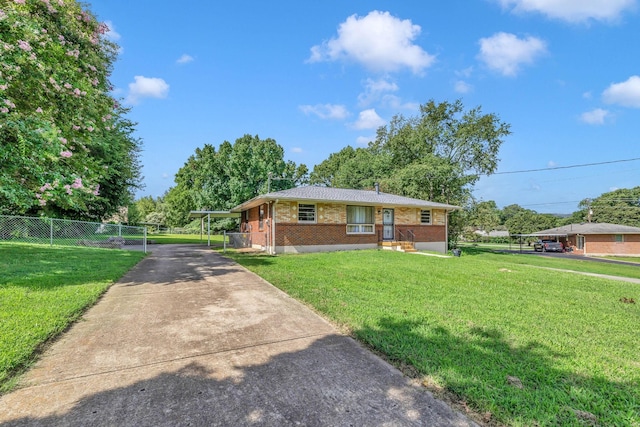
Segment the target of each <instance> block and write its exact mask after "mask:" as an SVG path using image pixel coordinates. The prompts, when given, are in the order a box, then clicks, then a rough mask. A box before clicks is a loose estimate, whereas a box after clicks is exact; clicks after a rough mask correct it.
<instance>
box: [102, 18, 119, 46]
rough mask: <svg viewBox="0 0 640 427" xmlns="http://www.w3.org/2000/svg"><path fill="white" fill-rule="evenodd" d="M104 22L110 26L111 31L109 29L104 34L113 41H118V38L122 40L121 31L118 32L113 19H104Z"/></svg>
mask: <svg viewBox="0 0 640 427" xmlns="http://www.w3.org/2000/svg"><path fill="white" fill-rule="evenodd" d="M104 24H105V25H106V26H107V27H108V28H109V31H107V32H106V33H105V34H104V35H105V36H106V37H107V38H108V39H109V40H111V41H114V42H117V41H118V40H120V39H121V38H122V36H121V35H120V33H118V32H117V31H116V27H115V25H113V22H111V21H104Z"/></svg>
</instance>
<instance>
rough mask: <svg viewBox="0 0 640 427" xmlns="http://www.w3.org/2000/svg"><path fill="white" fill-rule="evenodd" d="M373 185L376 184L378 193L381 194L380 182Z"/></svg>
mask: <svg viewBox="0 0 640 427" xmlns="http://www.w3.org/2000/svg"><path fill="white" fill-rule="evenodd" d="M373 185H375V187H376V194H380V184H379V183H377V182H376V183H375V184H373Z"/></svg>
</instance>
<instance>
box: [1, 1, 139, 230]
mask: <svg viewBox="0 0 640 427" xmlns="http://www.w3.org/2000/svg"><path fill="white" fill-rule="evenodd" d="M107 30H108V28H107V27H106V26H105V25H104V24H101V23H99V22H98V21H97V20H96V19H95V17H94V16H93V15H92V14H91V12H90V11H88V10H87V9H85V8H84V7H83V6H81V5H80V4H79V3H78V2H77V1H75V0H46V1H45V0H11V1H10V0H0V36H1V37H0V213H12V214H38V213H42V214H47V215H52V216H63V217H70V218H77V219H80V218H91V219H101V218H104V217H107V216H109V215H110V214H112V213H114V212H116V211H117V209H118V208H119V207H120V206H124V205H127V204H128V202H129V201H130V199H131V193H132V190H133V189H134V188H136V187H137V186H139V184H140V174H139V163H138V155H139V148H140V141H139V140H137V139H136V138H134V137H133V133H134V130H135V129H134V126H135V125H134V123H132V122H130V121H129V120H127V118H126V117H125V115H126V113H127V110H126V109H123V108H122V107H120V106H119V105H118V103H117V102H116V100H114V99H113V97H112V96H111V95H110V94H109V92H110V90H111V84H110V82H109V80H108V79H109V74H110V72H111V68H112V65H113V62H114V60H115V58H116V52H117V46H116V45H115V44H114V43H112V42H110V41H109V40H108V39H107V38H106V37H105V36H104V34H105V33H106V31H107Z"/></svg>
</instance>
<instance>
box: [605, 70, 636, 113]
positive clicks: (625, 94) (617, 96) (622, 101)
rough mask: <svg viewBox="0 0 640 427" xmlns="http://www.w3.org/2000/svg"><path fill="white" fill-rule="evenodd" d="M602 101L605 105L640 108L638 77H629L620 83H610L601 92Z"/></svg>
mask: <svg viewBox="0 0 640 427" xmlns="http://www.w3.org/2000/svg"><path fill="white" fill-rule="evenodd" d="M602 99H603V100H604V102H606V103H607V104H618V105H622V106H623V107H632V108H640V76H631V77H629V78H628V79H627V81H624V82H622V83H612V84H611V85H610V86H609V87H608V88H607V89H605V91H604V92H602Z"/></svg>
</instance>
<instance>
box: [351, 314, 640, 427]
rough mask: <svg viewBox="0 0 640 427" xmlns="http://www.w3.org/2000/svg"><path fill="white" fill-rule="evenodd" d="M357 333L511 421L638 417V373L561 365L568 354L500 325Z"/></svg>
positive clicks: (411, 324) (378, 328)
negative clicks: (459, 331)
mask: <svg viewBox="0 0 640 427" xmlns="http://www.w3.org/2000/svg"><path fill="white" fill-rule="evenodd" d="M353 333H354V334H355V336H356V337H357V338H358V339H360V340H362V341H363V342H365V343H366V344H367V345H369V346H371V347H372V348H373V349H375V350H376V351H379V352H381V353H383V354H385V355H387V357H388V359H389V360H390V361H391V362H393V363H395V364H396V365H399V366H401V367H405V368H406V367H407V366H409V370H408V373H409V374H413V375H415V376H418V377H421V378H426V380H425V381H426V384H425V385H427V387H430V388H431V389H432V391H434V392H436V394H438V390H440V391H441V392H443V393H442V394H441V395H443V396H447V397H448V399H450V400H453V401H458V403H460V404H462V406H463V407H467V406H468V407H471V408H473V410H475V411H478V412H479V413H486V412H490V413H491V414H492V419H493V420H496V419H497V420H498V421H499V422H502V423H506V424H507V425H576V426H583V425H636V424H637V423H638V422H640V409H639V408H640V393H638V387H639V386H640V384H638V382H637V378H636V380H635V381H634V380H628V379H625V378H621V379H620V381H610V380H608V379H605V378H603V377H600V376H597V375H595V374H594V375H593V376H584V375H578V374H576V373H574V372H572V371H569V370H563V369H559V368H557V366H558V365H559V364H560V363H556V362H561V361H562V359H564V358H566V357H568V355H567V354H560V353H557V352H554V351H552V350H551V349H549V348H548V347H547V346H545V345H543V344H541V343H538V342H535V341H532V342H530V343H528V344H526V345H524V346H520V347H519V346H514V345H513V344H511V343H509V342H508V340H507V339H506V338H505V337H504V336H503V334H502V333H501V332H500V331H498V330H496V329H487V328H481V327H477V326H469V329H468V331H467V333H466V334H464V335H455V334H453V333H451V332H450V331H448V330H447V329H445V328H443V327H441V326H433V325H429V324H427V323H426V322H420V321H409V320H396V319H392V318H382V319H380V320H379V321H378V323H374V324H371V325H368V326H367V327H364V328H362V329H359V330H354V331H353ZM568 351H569V350H568ZM434 383H435V384H437V385H436V386H434ZM439 387H444V391H443V390H442V389H439ZM634 423H636V424H634Z"/></svg>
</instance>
